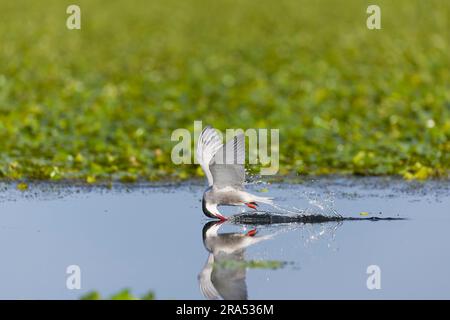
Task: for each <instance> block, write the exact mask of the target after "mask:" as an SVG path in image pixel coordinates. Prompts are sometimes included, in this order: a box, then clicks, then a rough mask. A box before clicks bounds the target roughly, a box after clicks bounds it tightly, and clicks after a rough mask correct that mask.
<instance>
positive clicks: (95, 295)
mask: <svg viewBox="0 0 450 320" xmlns="http://www.w3.org/2000/svg"><path fill="white" fill-rule="evenodd" d="M80 299H81V300H102V296H101V295H100V293H99V292H98V291H91V292H89V293H87V294H85V295H84V296H82V297H81V298H80ZM107 300H155V294H154V293H153V292H152V291H150V292H148V293H146V294H145V295H143V296H142V297H141V298H138V297H136V296H134V295H133V294H132V293H131V292H130V290H129V289H123V290H121V291H119V292H117V293H115V294H113V295H111V296H110V297H109V298H107Z"/></svg>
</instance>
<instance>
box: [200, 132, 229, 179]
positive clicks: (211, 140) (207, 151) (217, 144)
mask: <svg viewBox="0 0 450 320" xmlns="http://www.w3.org/2000/svg"><path fill="white" fill-rule="evenodd" d="M222 146H223V144H222V139H221V138H220V137H219V135H218V134H217V132H216V130H215V129H213V128H211V127H210V126H207V127H205V128H204V129H203V131H202V133H201V134H200V137H199V138H198V142H197V161H198V162H199V163H200V166H201V167H202V169H203V171H204V172H205V175H206V178H208V184H209V185H210V186H212V184H213V177H212V175H211V171H210V168H209V165H210V163H211V160H212V159H213V157H214V155H215V154H216V152H217V150H219V149H220V148H221V147H222Z"/></svg>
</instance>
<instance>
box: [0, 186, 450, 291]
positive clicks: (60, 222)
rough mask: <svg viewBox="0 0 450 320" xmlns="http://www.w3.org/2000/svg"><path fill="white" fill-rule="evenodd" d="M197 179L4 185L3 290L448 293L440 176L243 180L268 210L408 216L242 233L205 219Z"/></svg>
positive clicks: (0, 208) (448, 212) (449, 253)
mask: <svg viewBox="0 0 450 320" xmlns="http://www.w3.org/2000/svg"><path fill="white" fill-rule="evenodd" d="M204 188H205V186H204V185H203V184H202V183H199V182H192V183H184V184H180V185H178V184H177V185H159V186H155V185H133V186H129V187H127V186H123V185H119V186H114V187H113V188H112V189H107V188H101V187H85V186H71V187H68V186H62V185H55V184H31V185H30V186H29V190H28V191H25V192H21V191H18V190H17V189H16V186H15V185H14V184H6V183H3V184H0V250H1V252H2V261H1V264H0V298H2V299H24V298H25V299H26V298H37V299H78V298H79V297H80V296H82V295H83V294H85V293H87V292H89V291H92V290H97V291H99V292H100V293H101V294H102V295H103V296H108V295H111V294H113V293H116V292H118V291H119V290H121V289H123V288H130V290H131V291H132V292H133V294H135V295H138V296H139V295H142V294H144V293H146V292H148V291H149V290H152V291H154V292H155V294H156V298H159V299H205V298H208V297H209V298H212V297H222V298H245V297H248V298H249V299H312V298H320V299H328V298H341V299H347V298H349V299H366V298H368V299H381V298H384V299H391V298H412V299H415V298H445V299H450V274H449V270H450V184H449V182H447V181H441V182H427V183H408V182H403V181H399V180H391V179H388V180H387V179H381V178H361V179H351V180H349V179H342V178H327V179H318V180H314V181H310V180H307V181H304V182H302V183H296V184H270V185H258V184H255V185H249V186H248V188H249V189H251V190H252V191H253V192H258V191H264V193H261V195H264V196H269V195H270V196H274V197H275V198H276V203H277V206H278V208H277V209H274V208H270V207H266V209H269V210H271V211H276V212H280V213H283V214H290V213H292V212H297V211H298V210H302V211H303V212H306V213H315V214H326V215H333V214H341V215H343V216H349V217H365V216H369V217H370V216H377V217H404V218H407V220H402V221H378V222H369V221H348V222H342V223H324V224H288V225H276V226H258V227H257V228H256V229H257V233H256V235H255V236H253V237H249V236H244V234H245V233H247V232H248V231H249V230H251V229H253V226H241V225H232V224H230V223H225V224H221V225H216V224H209V225H208V224H207V223H208V222H209V221H210V220H208V219H207V218H206V217H205V216H204V215H203V213H202V211H201V202H200V199H201V196H202V192H203V190H204ZM264 189H267V190H264ZM266 191H268V192H266ZM238 211H239V209H238V208H227V210H226V212H227V213H229V214H231V213H237V212H238ZM225 234H228V235H225ZM230 234H233V235H230ZM69 265H78V266H79V267H80V269H81V285H82V288H81V289H80V290H68V289H67V288H66V279H67V276H68V275H67V274H66V268H67V267H68V266H69ZM371 265H376V266H378V267H379V268H380V271H381V274H380V280H381V282H380V284H381V289H379V290H376V289H375V290H369V289H368V288H367V279H368V277H369V276H370V275H369V274H367V268H368V266H371ZM200 287H202V289H200Z"/></svg>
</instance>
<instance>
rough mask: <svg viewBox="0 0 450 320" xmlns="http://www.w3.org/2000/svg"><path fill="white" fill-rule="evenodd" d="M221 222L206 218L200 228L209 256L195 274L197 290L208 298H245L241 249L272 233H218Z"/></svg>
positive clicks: (243, 262) (254, 230) (245, 287)
mask: <svg viewBox="0 0 450 320" xmlns="http://www.w3.org/2000/svg"><path fill="white" fill-rule="evenodd" d="M222 224H223V222H215V221H210V222H208V223H207V224H206V225H205V226H204V227H203V230H202V235H203V244H204V246H205V248H206V250H208V252H209V255H208V259H207V261H206V264H205V266H204V267H203V269H202V271H201V272H200V274H199V275H198V281H199V284H200V291H201V292H202V294H203V295H204V296H205V298H207V299H211V300H216V299H220V298H222V299H225V300H246V299H247V285H246V283H245V278H246V268H245V267H244V266H245V262H246V260H245V257H244V255H245V250H246V248H247V247H249V246H251V245H254V244H256V243H258V242H261V241H264V240H268V239H270V238H271V237H272V235H265V236H255V234H256V229H252V230H250V231H247V232H246V233H237V232H234V233H218V231H219V229H220V227H221V226H222ZM230 262H232V263H231V264H230ZM233 262H234V263H233Z"/></svg>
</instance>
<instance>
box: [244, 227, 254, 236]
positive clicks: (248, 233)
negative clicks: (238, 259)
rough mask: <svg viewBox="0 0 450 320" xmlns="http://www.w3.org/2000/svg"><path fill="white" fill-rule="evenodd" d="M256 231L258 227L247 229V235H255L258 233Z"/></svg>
mask: <svg viewBox="0 0 450 320" xmlns="http://www.w3.org/2000/svg"><path fill="white" fill-rule="evenodd" d="M256 232H257V231H256V229H252V230H249V231H247V233H246V234H245V235H246V236H249V237H253V236H254V235H255V234H256Z"/></svg>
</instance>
